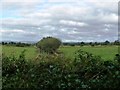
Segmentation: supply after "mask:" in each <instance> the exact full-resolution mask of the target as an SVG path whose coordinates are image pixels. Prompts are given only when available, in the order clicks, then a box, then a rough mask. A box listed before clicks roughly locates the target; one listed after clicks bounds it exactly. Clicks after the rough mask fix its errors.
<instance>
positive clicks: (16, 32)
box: [0, 30, 36, 35]
mask: <svg viewBox="0 0 120 90" xmlns="http://www.w3.org/2000/svg"><path fill="white" fill-rule="evenodd" d="M0 33H2V34H8V33H9V34H13V35H15V34H30V35H35V34H36V33H35V32H28V31H24V30H0Z"/></svg>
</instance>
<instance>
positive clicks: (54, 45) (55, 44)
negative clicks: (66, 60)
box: [37, 37, 61, 54]
mask: <svg viewBox="0 0 120 90" xmlns="http://www.w3.org/2000/svg"><path fill="white" fill-rule="evenodd" d="M60 45H61V41H60V40H59V39H57V38H54V37H46V38H43V39H41V40H40V41H39V42H38V43H37V47H38V48H39V49H40V52H47V53H52V54H53V53H55V52H56V50H57V49H58V48H59V46H60Z"/></svg>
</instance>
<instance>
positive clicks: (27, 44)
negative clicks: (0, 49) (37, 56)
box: [1, 42, 32, 47]
mask: <svg viewBox="0 0 120 90" xmlns="http://www.w3.org/2000/svg"><path fill="white" fill-rule="evenodd" d="M1 44H2V45H10V46H17V47H26V46H31V45H32V44H29V43H22V42H1Z"/></svg>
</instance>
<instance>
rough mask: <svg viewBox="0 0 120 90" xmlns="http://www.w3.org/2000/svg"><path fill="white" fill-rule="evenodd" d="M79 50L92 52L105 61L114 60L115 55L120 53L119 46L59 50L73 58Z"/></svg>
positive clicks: (62, 48) (76, 47)
mask: <svg viewBox="0 0 120 90" xmlns="http://www.w3.org/2000/svg"><path fill="white" fill-rule="evenodd" d="M79 49H82V50H83V51H87V52H90V53H92V54H94V55H98V56H101V57H102V59H104V60H112V59H113V58H114V56H115V54H117V53H118V46H96V47H91V46H83V47H80V46H75V47H69V46H68V47H61V48H60V49H59V50H60V51H62V52H63V53H64V54H65V56H66V57H69V58H73V56H75V52H76V51H77V50H79Z"/></svg>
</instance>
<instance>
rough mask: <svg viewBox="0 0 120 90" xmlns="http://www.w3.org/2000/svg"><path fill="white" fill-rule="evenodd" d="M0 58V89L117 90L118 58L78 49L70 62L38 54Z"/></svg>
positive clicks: (119, 65) (22, 54)
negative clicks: (106, 58)
mask: <svg viewBox="0 0 120 90" xmlns="http://www.w3.org/2000/svg"><path fill="white" fill-rule="evenodd" d="M24 52H25V51H23V52H21V54H20V56H19V58H16V57H15V56H11V57H7V56H3V57H2V62H3V64H2V80H3V88H34V89H42V90H44V89H72V88H73V89H81V88H86V89H88V88H97V89H101V88H117V89H118V88H120V86H119V85H120V63H119V59H120V58H119V57H118V56H119V55H117V56H116V57H115V62H113V61H104V60H102V59H101V57H99V56H94V55H92V54H90V53H88V52H85V51H82V50H79V51H78V52H76V57H75V59H74V60H69V59H67V58H65V57H63V56H61V55H57V56H56V55H46V56H43V55H40V57H39V58H37V60H33V61H29V60H26V58H25V54H24Z"/></svg>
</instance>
